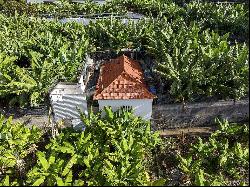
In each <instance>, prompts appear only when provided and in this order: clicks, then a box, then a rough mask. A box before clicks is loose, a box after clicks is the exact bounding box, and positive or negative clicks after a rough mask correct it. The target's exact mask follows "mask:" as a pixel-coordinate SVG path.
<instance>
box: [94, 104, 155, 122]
mask: <svg viewBox="0 0 250 187" xmlns="http://www.w3.org/2000/svg"><path fill="white" fill-rule="evenodd" d="M152 102H153V100H152V99H129V100H126V99H124V100H98V103H99V109H103V107H104V106H111V107H112V109H113V110H117V109H118V108H120V107H122V106H132V108H133V109H134V114H135V115H137V116H141V117H142V118H143V119H147V120H148V119H151V115H152Z"/></svg>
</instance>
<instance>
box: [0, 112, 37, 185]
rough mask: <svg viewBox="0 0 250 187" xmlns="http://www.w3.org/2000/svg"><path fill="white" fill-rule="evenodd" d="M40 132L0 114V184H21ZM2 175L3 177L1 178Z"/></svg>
mask: <svg viewBox="0 0 250 187" xmlns="http://www.w3.org/2000/svg"><path fill="white" fill-rule="evenodd" d="M41 136H42V132H41V131H40V130H39V129H38V128H36V127H34V126H33V127H32V128H31V129H29V128H27V127H24V124H21V123H13V122H12V117H9V118H8V119H5V118H4V117H3V115H1V116H0V174H1V175H0V181H1V182H0V184H1V183H3V184H4V185H6V184H10V183H11V185H17V184H18V183H19V184H22V182H24V181H22V180H20V179H22V178H23V177H24V176H25V174H26V172H27V171H26V170H27V169H28V167H30V164H31V163H32V161H31V160H30V157H32V155H34V154H35V152H36V147H37V145H36V144H37V143H38V142H39V141H40V140H41ZM2 176H4V177H5V178H3V177H2Z"/></svg>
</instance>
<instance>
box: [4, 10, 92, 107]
mask: <svg viewBox="0 0 250 187" xmlns="http://www.w3.org/2000/svg"><path fill="white" fill-rule="evenodd" d="M5 18H6V17H4V16H2V15H0V22H1V25H2V26H3V27H1V28H0V35H1V36H2V37H0V70H1V72H0V97H2V98H4V97H5V98H6V99H7V100H8V98H12V99H11V100H10V103H13V104H14V103H19V104H20V105H21V106H23V105H25V104H29V103H30V104H31V105H33V106H34V105H38V104H40V103H42V102H44V99H45V98H46V96H47V94H48V91H49V89H51V86H52V85H53V84H54V83H55V82H57V81H58V80H64V81H74V80H76V78H77V74H76V72H77V71H78V68H79V67H80V66H82V63H83V62H84V58H85V52H86V49H87V48H88V46H89V43H88V39H87V37H86V36H85V35H86V34H85V32H84V31H80V30H81V29H82V27H81V26H80V25H75V24H74V23H72V24H68V25H67V24H66V25H64V26H62V25H60V24H58V23H55V22H52V23H50V22H43V21H42V20H37V19H34V20H32V19H28V18H27V17H25V16H20V17H18V18H17V17H13V18H8V21H6V19H5ZM72 26H75V27H76V28H78V27H79V29H78V31H79V32H74V31H72V29H71V27H72ZM17 30H18V32H16V31H17ZM89 50H91V48H89ZM10 95H11V96H12V97H9V96H10Z"/></svg>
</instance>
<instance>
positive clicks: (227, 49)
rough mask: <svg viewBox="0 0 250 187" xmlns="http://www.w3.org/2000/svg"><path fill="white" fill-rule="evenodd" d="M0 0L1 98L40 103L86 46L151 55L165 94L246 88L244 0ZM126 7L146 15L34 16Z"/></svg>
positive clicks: (67, 76)
mask: <svg viewBox="0 0 250 187" xmlns="http://www.w3.org/2000/svg"><path fill="white" fill-rule="evenodd" d="M0 4H1V5H0V11H1V14H0V24H1V27H0V98H1V100H2V101H5V102H8V103H10V104H18V105H20V106H24V105H29V104H31V105H39V104H41V103H44V101H46V100H47V99H46V98H47V96H48V92H49V90H50V88H51V87H52V86H53V84H54V83H56V82H57V81H58V80H64V81H76V79H77V73H76V72H78V71H79V70H80V69H81V66H82V65H83V64H84V60H85V54H86V53H88V52H94V51H102V50H107V49H109V50H112V51H114V52H116V53H118V52H119V51H120V49H122V48H137V49H139V50H140V52H141V53H143V54H145V55H150V57H151V58H153V59H154V64H152V70H153V72H154V74H155V77H157V76H158V75H159V76H158V77H159V78H161V80H162V81H163V82H164V83H165V87H164V89H165V90H164V94H168V95H170V96H171V99H170V101H174V102H176V101H178V102H183V103H186V102H188V101H192V100H197V99H198V100H199V98H201V97H205V98H206V97H214V98H216V99H228V98H230V99H235V100H236V99H240V98H242V97H244V96H246V95H247V94H248V88H249V86H248V80H249V79H248V73H249V67H248V66H249V62H248V57H249V47H248V45H247V43H246V41H247V40H248V34H249V23H248V20H249V16H248V13H249V10H248V7H247V6H246V4H244V3H237V4H227V3H224V4H217V3H211V2H207V1H202V2H197V1H190V2H189V1H172V0H169V1H161V0H155V1H146V0H145V1H131V0H123V1H121V0H112V1H109V2H107V3H106V4H105V5H103V6H101V5H98V4H96V3H94V2H91V1H88V2H86V3H83V4H76V3H69V2H68V1H61V2H58V3H55V4H33V5H27V4H25V3H22V2H16V1H12V2H9V1H2V3H0ZM131 10H132V11H134V12H138V13H141V14H144V15H145V16H147V19H142V20H141V21H139V22H138V23H137V24H135V23H133V22H129V23H128V24H125V23H123V22H122V21H120V20H119V19H115V18H106V19H103V20H102V19H101V20H98V21H97V22H95V23H93V22H92V23H90V24H89V25H86V26H84V25H81V24H78V23H75V22H73V23H66V24H62V23H59V22H57V21H48V20H46V19H42V18H41V17H42V14H50V15H51V16H52V17H54V18H61V17H71V16H76V15H79V14H80V15H85V16H87V15H89V14H93V13H107V12H108V13H113V14H116V13H119V14H123V13H126V12H128V11H131ZM39 17H40V18H39ZM157 81H158V80H157V79H156V81H155V83H158V82H157Z"/></svg>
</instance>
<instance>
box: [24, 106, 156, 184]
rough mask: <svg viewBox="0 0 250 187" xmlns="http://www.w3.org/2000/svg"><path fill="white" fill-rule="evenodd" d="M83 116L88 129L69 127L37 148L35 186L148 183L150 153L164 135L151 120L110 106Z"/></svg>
mask: <svg viewBox="0 0 250 187" xmlns="http://www.w3.org/2000/svg"><path fill="white" fill-rule="evenodd" d="M103 112H104V116H103V117H101V112H100V113H98V114H96V115H95V114H93V113H92V112H91V113H90V114H89V116H84V115H82V116H81V117H82V120H83V122H84V124H85V125H86V129H85V131H84V132H72V130H69V129H65V130H64V131H63V132H61V133H60V134H59V136H58V137H56V139H54V140H51V143H50V144H48V145H47V146H46V149H47V150H46V151H45V152H38V153H37V156H38V163H37V164H36V166H35V167H34V168H33V169H32V170H31V171H30V172H29V174H28V183H29V184H33V185H41V184H43V185H81V184H87V185H146V184H151V183H150V178H149V176H148V173H147V170H146V167H145V162H146V160H145V158H146V155H147V152H148V151H150V150H151V149H152V148H153V147H155V146H156V145H157V144H158V143H159V141H160V139H159V137H158V136H159V134H158V133H154V134H153V133H152V132H151V129H150V123H149V122H147V121H143V120H142V119H140V118H138V117H135V116H134V115H133V114H132V113H131V112H130V111H125V110H119V111H117V112H113V111H112V110H111V109H110V108H105V109H104V111H103Z"/></svg>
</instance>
